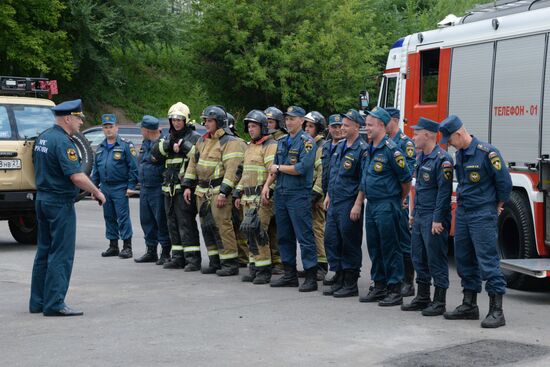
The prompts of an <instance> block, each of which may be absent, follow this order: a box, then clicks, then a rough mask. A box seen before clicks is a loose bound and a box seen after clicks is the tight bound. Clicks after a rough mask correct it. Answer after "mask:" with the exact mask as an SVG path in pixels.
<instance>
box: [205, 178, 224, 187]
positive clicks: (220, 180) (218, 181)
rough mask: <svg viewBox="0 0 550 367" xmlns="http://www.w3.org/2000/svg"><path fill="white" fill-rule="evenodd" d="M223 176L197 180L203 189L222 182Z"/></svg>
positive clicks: (216, 185)
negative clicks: (208, 179)
mask: <svg viewBox="0 0 550 367" xmlns="http://www.w3.org/2000/svg"><path fill="white" fill-rule="evenodd" d="M222 181H223V178H221V177H220V178H216V179H215V180H210V181H206V180H199V186H200V187H202V188H203V189H207V188H209V187H218V186H220V185H221V184H222Z"/></svg>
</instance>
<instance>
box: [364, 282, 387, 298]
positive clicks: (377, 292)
mask: <svg viewBox="0 0 550 367" xmlns="http://www.w3.org/2000/svg"><path fill="white" fill-rule="evenodd" d="M387 295H388V287H387V286H386V283H381V282H374V286H371V287H370V288H369V293H367V294H366V295H365V296H362V297H359V302H367V303H368V302H378V301H380V300H383V299H384V298H386V296H387Z"/></svg>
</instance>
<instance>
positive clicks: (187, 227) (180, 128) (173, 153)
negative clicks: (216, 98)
mask: <svg viewBox="0 0 550 367" xmlns="http://www.w3.org/2000/svg"><path fill="white" fill-rule="evenodd" d="M189 117H190V111H189V107H187V105H186V104H184V103H182V102H177V103H175V104H174V105H172V106H171V107H170V109H169V110H168V121H169V122H170V130H169V135H168V136H166V137H164V138H161V139H160V140H159V141H158V143H156V144H155V145H154V147H153V151H152V155H153V157H154V158H155V159H156V160H157V161H159V162H162V163H164V167H165V171H164V183H163V184H162V191H163V192H164V209H165V211H166V218H167V221H168V233H169V235H170V242H171V243H172V259H171V260H170V262H167V263H166V264H164V265H163V268H164V269H184V271H186V272H190V271H198V270H200V268H201V249H200V238H199V229H198V226H197V221H196V217H197V209H196V205H195V199H194V198H193V197H191V198H190V202H189V203H187V202H186V201H185V200H183V195H182V193H183V187H182V185H181V182H180V179H181V176H182V175H183V172H185V168H186V167H187V165H188V162H189V156H190V154H191V152H192V151H193V147H194V145H195V143H196V142H197V141H198V140H199V138H200V135H199V134H197V133H196V132H195V131H194V130H193V129H192V127H191V126H190V123H189V121H190V120H189Z"/></svg>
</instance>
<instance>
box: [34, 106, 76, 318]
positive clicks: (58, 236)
mask: <svg viewBox="0 0 550 367" xmlns="http://www.w3.org/2000/svg"><path fill="white" fill-rule="evenodd" d="M54 111H55V112H56V114H59V115H67V114H70V112H71V111H74V112H76V113H78V112H79V111H82V104H81V101H80V100H76V101H68V102H64V103H61V104H59V105H58V106H56V107H54ZM33 162H34V171H35V179H36V189H37V193H36V221H37V227H38V246H37V250H36V257H35V259H34V266H33V270H32V281H31V297H30V302H29V309H30V312H41V311H42V312H44V314H45V315H47V314H52V313H55V312H57V311H59V310H62V309H63V308H64V307H65V303H64V300H65V295H66V294H67V290H68V288H69V281H70V279H71V272H72V268H73V260H74V251H75V239H76V214H75V210H74V201H75V198H76V195H77V194H78V188H77V187H76V186H75V185H74V184H73V183H72V181H71V179H70V176H71V175H73V174H75V173H79V172H81V168H80V158H79V157H78V154H77V151H76V147H75V145H74V143H73V141H72V140H71V138H70V137H69V135H68V134H67V133H66V132H65V130H63V129H62V128H61V127H60V126H58V125H55V126H54V127H52V128H50V129H48V130H46V131H44V132H43V133H42V134H40V135H39V136H38V138H37V139H36V143H35V147H34V152H33Z"/></svg>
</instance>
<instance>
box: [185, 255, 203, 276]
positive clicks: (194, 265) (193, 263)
mask: <svg viewBox="0 0 550 367" xmlns="http://www.w3.org/2000/svg"><path fill="white" fill-rule="evenodd" d="M184 256H185V263H186V265H185V269H184V271H186V272H191V271H199V270H201V261H202V259H201V253H200V252H199V251H190V252H185V253H184Z"/></svg>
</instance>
